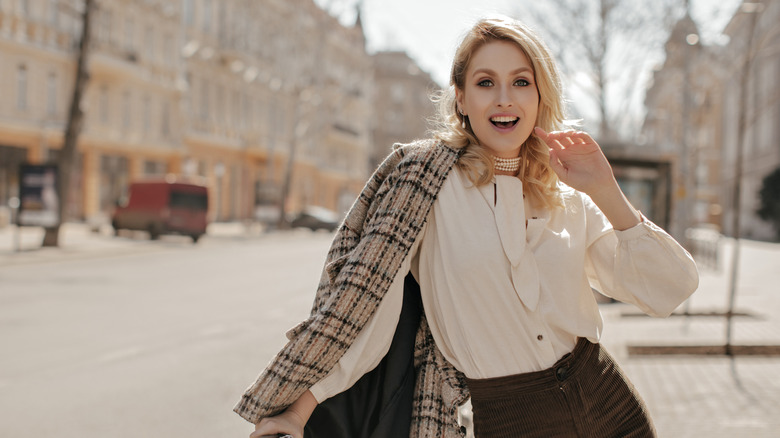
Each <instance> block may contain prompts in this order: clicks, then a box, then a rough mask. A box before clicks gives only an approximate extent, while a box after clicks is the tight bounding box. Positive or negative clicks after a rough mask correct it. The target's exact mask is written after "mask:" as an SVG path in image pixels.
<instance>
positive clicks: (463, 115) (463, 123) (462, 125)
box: [459, 110, 466, 131]
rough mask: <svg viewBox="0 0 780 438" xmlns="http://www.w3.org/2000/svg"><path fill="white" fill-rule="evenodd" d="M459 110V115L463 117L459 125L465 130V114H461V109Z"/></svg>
mask: <svg viewBox="0 0 780 438" xmlns="http://www.w3.org/2000/svg"><path fill="white" fill-rule="evenodd" d="M459 111H460V115H461V116H462V117H463V119H462V120H461V122H460V127H461V128H463V130H464V131H465V130H466V115H465V114H463V110H459Z"/></svg>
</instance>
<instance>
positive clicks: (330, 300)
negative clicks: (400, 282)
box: [234, 140, 468, 438]
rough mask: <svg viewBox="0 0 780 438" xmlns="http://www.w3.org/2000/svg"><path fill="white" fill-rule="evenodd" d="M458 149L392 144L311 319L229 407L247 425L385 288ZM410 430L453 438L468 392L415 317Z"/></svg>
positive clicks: (339, 351)
mask: <svg viewBox="0 0 780 438" xmlns="http://www.w3.org/2000/svg"><path fill="white" fill-rule="evenodd" d="M458 157H459V152H458V151H456V150H454V149H452V148H450V147H448V146H446V145H444V144H441V143H435V142H434V141H433V140H425V141H418V142H415V143H412V144H409V145H402V146H398V147H396V149H395V150H394V151H393V153H392V154H391V155H390V156H388V157H387V158H386V159H385V161H384V162H383V163H382V165H380V166H379V168H378V169H377V170H376V172H375V173H374V175H373V176H372V177H371V178H370V179H369V181H368V182H367V183H366V186H365V187H364V188H363V191H362V192H361V193H360V196H359V197H358V199H357V200H356V201H355V204H354V205H353V206H352V208H351V209H350V211H349V213H348V214H347V216H346V218H345V219H344V222H343V223H342V225H341V226H340V227H339V230H338V232H337V233H336V236H335V238H334V240H333V243H332V245H331V248H330V250H329V252H328V256H327V259H326V262H325V268H324V270H323V273H322V277H321V281H320V284H319V287H318V289H317V294H316V298H315V301H314V306H313V308H312V312H311V316H310V317H309V318H308V319H306V320H305V321H303V322H302V323H301V324H299V325H298V326H296V327H295V328H293V329H292V330H290V331H289V332H288V333H287V337H288V339H289V342H288V343H287V345H286V346H285V347H284V348H283V349H282V351H281V352H279V353H278V354H277V356H276V357H275V358H274V360H273V361H272V362H271V363H270V365H269V366H268V367H267V368H266V369H265V371H263V373H262V374H261V375H260V376H259V377H258V379H257V381H256V382H255V383H254V384H253V385H252V386H250V387H249V389H247V391H246V393H245V394H244V395H243V397H242V398H241V400H240V401H239V403H238V404H237V405H236V406H235V408H234V410H235V411H236V412H237V413H238V414H239V415H241V416H242V417H243V418H245V419H246V420H248V421H250V422H252V423H256V422H258V421H260V419H261V418H263V417H266V416H271V415H274V414H277V413H279V412H280V411H282V410H284V409H285V408H287V406H289V405H290V404H292V403H293V402H294V401H295V400H297V399H298V398H299V397H300V396H301V394H303V393H304V392H305V391H306V390H308V389H309V388H310V387H311V386H312V385H314V384H315V383H317V382H318V381H320V380H321V379H322V378H324V377H325V376H327V375H328V373H329V372H330V370H331V369H332V368H333V366H334V365H335V364H336V363H337V362H338V360H339V359H340V358H341V356H343V355H344V353H345V352H346V351H347V349H349V347H350V345H352V342H354V340H355V338H356V337H357V335H358V333H360V331H361V330H362V328H363V327H364V326H365V324H366V323H367V322H368V321H369V319H370V318H371V316H372V315H373V313H374V311H375V310H376V308H377V306H378V304H379V303H380V301H381V300H382V298H383V297H384V295H385V293H386V292H387V291H388V289H389V288H390V286H391V284H392V282H393V280H394V279H395V277H396V274H397V273H398V270H399V269H400V267H401V264H402V262H403V260H404V259H405V257H406V256H407V254H408V253H409V250H410V248H411V247H412V245H413V243H414V240H415V239H416V237H417V236H418V235H419V234H420V231H421V230H422V226H423V224H424V222H425V220H426V218H427V216H428V213H429V211H430V209H431V207H432V206H433V203H434V201H435V200H436V196H437V195H438V193H439V190H440V189H441V187H442V184H443V183H444V181H445V179H446V178H447V175H448V174H449V172H450V170H451V169H452V166H453V165H454V164H455V162H456V161H457V160H458ZM414 365H415V371H416V384H415V398H414V405H413V413H412V427H411V430H410V434H409V436H410V437H414V438H418V437H419V438H428V437H431V438H433V437H436V438H454V437H462V436H463V435H464V434H463V432H462V431H461V429H460V428H459V427H458V423H457V408H458V406H459V405H461V404H463V403H464V402H465V401H466V399H467V398H468V390H467V388H466V385H465V379H464V376H463V374H462V373H460V372H458V371H457V370H456V369H455V368H454V367H453V366H452V364H450V363H449V362H448V361H447V360H446V359H445V358H444V356H443V355H442V354H441V352H440V351H439V349H438V348H437V347H436V344H435V343H434V341H433V338H432V336H431V332H430V329H429V328H428V325H427V322H426V321H425V317H424V316H423V318H422V320H421V322H420V327H419V329H418V332H417V337H416V342H415V353H414Z"/></svg>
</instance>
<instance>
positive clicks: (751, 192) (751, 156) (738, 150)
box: [643, 0, 780, 240]
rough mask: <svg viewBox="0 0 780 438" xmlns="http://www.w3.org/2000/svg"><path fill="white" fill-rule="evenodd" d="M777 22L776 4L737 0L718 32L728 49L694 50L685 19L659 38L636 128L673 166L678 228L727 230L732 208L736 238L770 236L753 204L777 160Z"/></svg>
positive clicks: (779, 88)
mask: <svg viewBox="0 0 780 438" xmlns="http://www.w3.org/2000/svg"><path fill="white" fill-rule="evenodd" d="M778 19H780V1H777V0H763V1H761V2H744V3H743V5H742V7H740V8H739V9H737V11H736V13H735V15H734V16H733V17H732V19H731V21H730V23H729V24H728V25H727V27H726V29H725V30H724V34H725V35H727V36H728V37H729V43H728V44H727V45H725V46H722V47H721V46H709V47H707V46H702V45H701V44H700V43H699V42H698V38H697V35H698V32H697V30H696V28H695V25H694V24H693V21H692V20H690V17H688V16H686V17H684V18H683V19H682V20H681V21H680V22H679V23H678V25H677V27H676V28H675V30H674V32H673V33H672V35H671V37H670V39H669V42H668V43H667V46H666V52H667V58H666V62H665V63H664V65H663V66H662V67H661V68H659V69H658V70H657V71H656V72H655V74H654V78H653V83H652V85H651V87H650V89H649V90H648V93H647V98H646V101H645V102H646V106H647V110H648V113H647V118H646V120H645V125H644V130H643V133H644V135H645V137H646V139H647V143H648V146H649V147H650V148H651V149H654V150H655V152H656V153H657V154H659V155H661V156H668V157H669V159H670V160H671V161H672V162H673V163H674V167H675V168H676V169H677V170H675V172H674V174H675V177H674V186H675V188H674V191H673V196H674V209H675V211H676V217H677V219H678V228H680V227H683V226H684V227H695V226H700V225H702V224H712V225H714V226H715V227H716V228H717V229H719V230H721V231H722V232H723V233H724V234H727V235H733V234H734V219H735V215H736V214H739V227H740V235H741V236H742V237H747V238H752V239H759V240H770V239H773V238H774V236H775V233H774V231H773V229H772V227H771V224H769V223H767V222H765V221H763V220H761V219H760V218H759V217H758V216H757V214H756V210H757V209H758V207H759V205H758V202H759V199H758V192H759V191H760V189H761V184H762V181H763V179H764V177H765V176H766V175H767V174H769V173H770V172H772V171H773V170H775V169H776V168H778V166H780V142H779V141H778V140H777V139H778V137H779V136H780V84H778V83H777V77H778V76H780V32H778V29H779V28H778V26H777V22H778ZM691 43H693V44H691ZM743 97H744V100H743ZM741 123H742V126H740V124H741ZM740 156H741V160H739V159H738V158H739V157H740ZM740 161H741V170H739V171H738V167H739V165H740ZM737 175H740V177H739V178H737ZM737 187H739V188H740V200H739V205H735V197H734V194H735V190H736V188H737ZM736 212H739V213H736ZM680 231H681V230H679V229H678V230H677V232H678V234H679V233H680Z"/></svg>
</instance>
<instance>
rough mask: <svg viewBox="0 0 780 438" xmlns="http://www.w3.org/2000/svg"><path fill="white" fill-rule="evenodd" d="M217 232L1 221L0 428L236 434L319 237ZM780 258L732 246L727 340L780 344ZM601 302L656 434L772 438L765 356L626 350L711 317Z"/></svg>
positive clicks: (718, 337)
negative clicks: (734, 270)
mask: <svg viewBox="0 0 780 438" xmlns="http://www.w3.org/2000/svg"><path fill="white" fill-rule="evenodd" d="M74 227H75V226H74ZM222 227H223V228H221V230H222V231H220V230H217V231H214V230H213V229H211V230H210V231H209V235H208V236H206V237H204V238H203V240H202V241H201V242H199V243H198V244H197V245H193V244H192V243H191V241H190V240H189V239H188V238H186V237H181V238H179V237H176V236H173V237H169V236H164V237H163V238H162V239H161V240H159V241H156V242H151V241H148V240H146V238H145V237H144V236H123V237H118V238H115V237H112V236H110V235H108V234H107V233H102V234H95V233H91V232H89V231H88V230H87V228H86V227H84V226H82V227H75V228H73V227H71V228H69V229H68V232H67V233H66V237H67V238H66V239H65V242H66V244H65V245H64V246H63V248H59V249H46V248H44V249H34V245H35V242H36V240H35V239H36V238H37V237H36V235H25V236H23V237H24V238H23V239H22V243H23V245H22V247H23V248H25V249H24V250H23V251H21V252H13V251H11V250H9V248H11V245H10V242H11V240H12V235H11V233H10V232H9V231H8V230H7V229H6V230H5V231H3V230H0V351H2V355H0V410H1V411H2V412H3V416H2V420H1V421H0V437H3V438H5V437H9V438H32V437H40V436H57V437H63V438H76V437H79V438H85V437H86V438H93V437H95V438H103V437H112V438H123V437H139V436H143V437H188V438H215V437H220V438H221V437H246V436H248V434H249V432H250V431H251V430H252V427H251V425H250V424H248V423H247V422H245V421H244V420H242V419H241V418H240V417H239V416H237V415H236V414H234V413H233V412H232V407H233V405H234V404H235V402H236V401H237V400H238V398H239V397H240V395H241V394H242V393H243V391H244V389H245V388H246V387H247V386H248V385H249V384H251V383H252V381H253V379H254V378H255V377H256V376H257V374H258V373H259V372H260V371H261V370H262V368H263V367H264V366H265V364H266V363H267V362H268V361H269V360H270V359H271V358H272V357H273V355H274V354H275V353H276V352H277V351H278V349H279V348H280V347H281V346H282V345H283V343H284V342H285V338H284V332H285V331H286V330H287V329H288V328H290V327H292V326H293V325H295V324H296V323H298V322H299V321H300V320H302V319H304V318H305V317H306V316H307V314H308V312H309V309H310V305H311V300H312V297H313V294H314V290H315V288H316V285H317V282H318V279H319V273H320V269H321V266H322V263H323V261H324V257H325V253H326V251H327V248H328V245H329V243H330V241H331V239H332V235H330V234H327V233H311V232H308V231H292V232H289V233H271V234H261V233H252V232H249V231H247V230H245V229H244V228H242V227H241V226H240V225H239V226H238V227H232V228H230V226H228V227H227V228H225V226H224V225H222ZM225 230H227V231H225ZM27 231H30V232H33V231H34V230H26V232H27ZM728 249H729V246H728V245H727V243H723V248H722V250H721V253H722V254H723V255H724V257H723V259H722V260H721V261H720V264H721V269H720V270H717V271H715V270H706V269H705V270H702V273H701V282H700V287H699V290H698V291H697V292H696V293H695V294H694V296H693V297H692V298H691V300H689V302H688V304H687V305H688V309H689V310H690V311H691V312H692V314H694V315H695V314H701V315H706V313H707V312H711V311H722V310H723V309H724V306H725V304H726V302H727V299H726V298H727V294H726V292H727V289H728V288H727V284H728V282H727V279H728V276H727V274H726V273H727V269H725V268H726V267H728V266H729V260H728V254H729V251H728ZM779 255H780V245H778V244H768V243H761V242H749V241H745V242H744V243H743V263H742V269H741V277H740V285H741V286H740V295H739V296H738V298H737V307H736V309H737V310H738V311H739V312H743V313H744V315H745V316H741V317H738V318H735V329H734V340H735V343H736V344H739V345H770V346H772V345H774V346H777V345H780V317H778V315H780V295H778V294H777V293H776V284H777V282H778V281H780V270H778V269H776V267H777V263H778V260H780V257H778V256H779ZM601 310H602V313H603V315H604V319H605V329H604V335H603V337H602V343H603V344H604V345H605V346H606V347H607V349H608V350H609V351H610V352H611V353H612V354H613V355H614V356H616V357H617V359H618V361H619V363H620V364H621V366H623V368H624V370H625V371H626V373H627V375H628V376H629V378H630V379H631V380H632V381H633V382H634V383H635V385H636V386H637V388H638V389H639V391H640V393H641V394H642V396H643V398H644V399H645V400H646V402H647V404H648V407H649V409H650V412H651V415H652V416H653V418H654V421H655V423H656V426H657V428H658V432H659V436H660V437H674V438H683V437H691V438H694V437H702V436H707V437H743V436H745V437H760V438H764V437H766V438H769V437H776V436H778V435H777V430H780V417H778V416H777V406H780V377H778V373H777V371H778V369H780V357H779V356H776V355H775V356H736V357H734V358H729V357H726V356H718V355H710V356H701V355H699V356H695V355H694V356H675V355H651V356H641V355H640V356H635V355H629V354H628V352H627V351H628V347H629V346H631V345H695V346H701V345H719V344H721V343H722V342H723V333H724V327H725V324H724V320H723V319H722V318H718V317H713V316H691V317H682V316H673V317H670V318H666V319H655V318H647V317H637V316H636V309H634V308H633V307H631V306H628V305H624V304H605V305H602V307H601ZM681 310H682V309H678V312H680V311H681Z"/></svg>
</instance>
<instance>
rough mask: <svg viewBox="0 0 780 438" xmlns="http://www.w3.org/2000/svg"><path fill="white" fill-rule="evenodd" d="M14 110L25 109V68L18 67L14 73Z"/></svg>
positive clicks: (22, 66)
mask: <svg viewBox="0 0 780 438" xmlns="http://www.w3.org/2000/svg"><path fill="white" fill-rule="evenodd" d="M16 93H17V94H16V108H17V109H19V110H26V109H27V67H25V66H24V65H20V66H19V68H18V69H17V71H16Z"/></svg>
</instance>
